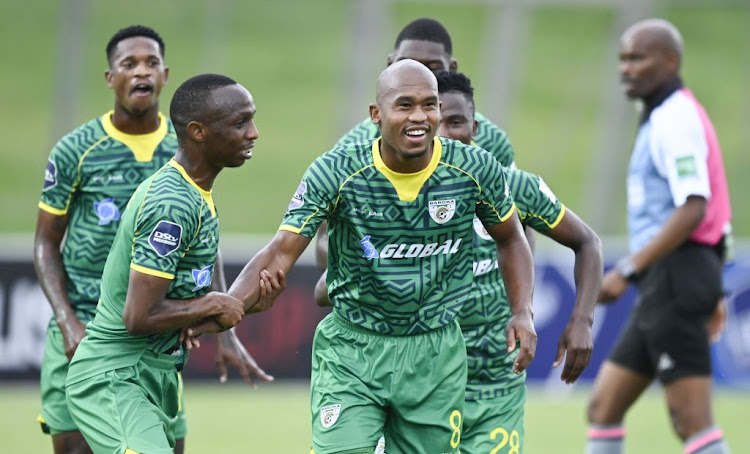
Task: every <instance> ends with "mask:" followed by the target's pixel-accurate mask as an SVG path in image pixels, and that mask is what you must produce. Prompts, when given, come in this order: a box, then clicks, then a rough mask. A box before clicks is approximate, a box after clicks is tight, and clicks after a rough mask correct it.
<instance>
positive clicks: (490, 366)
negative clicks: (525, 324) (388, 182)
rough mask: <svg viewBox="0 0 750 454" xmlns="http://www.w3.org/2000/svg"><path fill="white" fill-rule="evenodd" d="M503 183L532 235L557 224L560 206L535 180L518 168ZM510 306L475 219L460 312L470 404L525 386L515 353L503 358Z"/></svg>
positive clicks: (493, 254)
mask: <svg viewBox="0 0 750 454" xmlns="http://www.w3.org/2000/svg"><path fill="white" fill-rule="evenodd" d="M507 176H508V185H509V186H510V190H511V193H512V194H513V200H514V201H515V203H516V207H517V208H518V210H517V211H518V215H519V216H520V218H521V223H522V224H524V225H525V226H529V227H531V228H533V229H534V230H536V231H537V232H540V233H541V232H546V231H548V230H551V229H553V228H555V227H556V226H557V224H558V223H559V222H560V221H561V220H562V218H563V216H564V215H565V206H564V205H562V204H561V203H560V201H559V200H558V199H557V197H556V196H555V194H554V193H553V192H552V191H551V190H550V188H549V187H548V186H547V185H546V184H545V183H544V180H542V179H541V178H540V177H538V176H536V175H533V174H531V173H528V172H524V171H522V170H518V169H513V170H507ZM510 316H511V312H510V304H509V303H508V295H507V293H506V292H505V286H504V285H503V281H502V276H501V275H500V269H499V268H498V265H497V248H496V246H495V242H494V241H493V240H492V238H491V237H490V236H489V234H487V231H486V230H485V228H484V226H483V225H482V223H481V222H480V221H479V219H474V288H473V291H472V295H471V298H470V299H469V301H467V302H466V304H464V307H463V309H461V313H460V314H459V317H458V319H459V322H460V324H461V329H462V331H463V333H464V338H465V339H466V349H467V353H468V357H469V379H468V386H467V390H466V398H467V399H469V400H478V399H489V398H493V397H499V396H500V395H502V393H503V392H507V390H509V389H513V388H514V387H515V385H520V384H522V383H523V382H524V380H525V378H526V376H525V373H523V374H520V375H516V374H514V373H513V372H512V370H511V369H512V364H513V361H514V359H515V357H516V355H517V354H518V350H517V349H516V351H515V352H514V353H511V354H508V353H507V350H506V345H505V328H506V326H507V325H508V321H509V320H510Z"/></svg>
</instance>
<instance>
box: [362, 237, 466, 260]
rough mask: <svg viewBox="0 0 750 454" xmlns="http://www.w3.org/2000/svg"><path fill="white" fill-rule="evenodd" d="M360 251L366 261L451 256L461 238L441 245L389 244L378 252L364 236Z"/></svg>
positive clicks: (459, 244)
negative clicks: (362, 251) (362, 252)
mask: <svg viewBox="0 0 750 454" xmlns="http://www.w3.org/2000/svg"><path fill="white" fill-rule="evenodd" d="M359 244H360V246H362V250H364V251H365V255H364V257H365V258H366V259H367V260H372V259H377V258H379V259H410V258H415V257H429V256H433V255H440V254H443V255H452V254H455V253H456V252H458V249H459V246H461V238H458V239H455V240H445V241H444V242H442V243H437V242H435V243H426V244H425V243H390V244H386V245H385V246H384V247H383V249H381V250H380V251H378V250H377V249H376V248H375V245H373V244H372V242H371V241H370V235H366V236H365V237H364V238H362V239H361V240H359Z"/></svg>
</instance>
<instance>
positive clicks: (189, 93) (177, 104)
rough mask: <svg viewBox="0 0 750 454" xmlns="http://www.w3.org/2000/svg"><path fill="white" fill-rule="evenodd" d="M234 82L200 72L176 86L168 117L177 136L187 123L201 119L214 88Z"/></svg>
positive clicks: (218, 75) (233, 82) (181, 132)
mask: <svg viewBox="0 0 750 454" xmlns="http://www.w3.org/2000/svg"><path fill="white" fill-rule="evenodd" d="M236 83H237V82H236V81H235V80H234V79H232V78H229V77H227V76H222V75H220V74H201V75H198V76H195V77H191V78H190V79H188V80H186V81H185V82H183V83H182V85H180V86H179V87H177V90H175V92H174V96H172V102H171V104H170V105H169V117H170V118H171V119H172V124H173V125H174V129H175V132H176V133H177V137H178V138H179V137H180V136H182V135H183V134H184V133H185V131H186V129H187V125H188V123H190V122H191V121H194V120H200V119H202V115H203V113H204V111H205V110H206V108H207V107H208V104H209V98H210V97H211V93H212V92H213V91H214V90H216V89H217V88H221V87H226V86H228V85H235V84H236Z"/></svg>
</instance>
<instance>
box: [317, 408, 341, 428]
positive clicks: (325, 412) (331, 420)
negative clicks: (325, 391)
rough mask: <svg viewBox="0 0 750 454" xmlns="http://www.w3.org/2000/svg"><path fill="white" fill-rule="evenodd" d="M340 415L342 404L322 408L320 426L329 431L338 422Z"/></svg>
mask: <svg viewBox="0 0 750 454" xmlns="http://www.w3.org/2000/svg"><path fill="white" fill-rule="evenodd" d="M340 414H341V404H334V405H326V406H325V407H320V425H322V426H323V428H324V429H328V428H329V427H331V426H332V425H334V424H335V423H336V421H338V419H339V415H340Z"/></svg>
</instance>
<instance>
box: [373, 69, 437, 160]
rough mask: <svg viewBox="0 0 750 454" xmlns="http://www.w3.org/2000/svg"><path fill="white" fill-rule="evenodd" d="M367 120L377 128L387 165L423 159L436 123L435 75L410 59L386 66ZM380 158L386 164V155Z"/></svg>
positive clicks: (429, 145) (430, 143)
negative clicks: (375, 101)
mask: <svg viewBox="0 0 750 454" xmlns="http://www.w3.org/2000/svg"><path fill="white" fill-rule="evenodd" d="M370 118H371V119H372V122H373V123H375V124H377V125H379V126H380V132H381V136H382V139H383V140H382V145H381V151H382V153H383V154H384V155H385V154H387V155H389V157H390V158H392V160H391V162H394V160H395V161H398V162H406V161H409V160H413V159H415V158H421V157H423V156H425V154H426V153H427V152H428V151H429V150H430V149H431V146H432V139H433V138H434V137H435V132H436V130H437V126H438V123H439V122H440V102H439V100H438V92H437V81H436V79H435V76H434V75H433V74H432V73H431V72H430V71H429V70H428V69H427V68H425V67H424V66H423V65H422V64H420V63H418V62H415V61H412V60H407V61H404V62H401V63H396V64H394V65H392V66H389V67H388V69H386V70H385V71H383V74H381V77H380V78H379V79H378V94H377V103H375V104H372V105H370ZM383 159H384V160H385V161H386V164H387V163H388V160H387V159H386V156H383ZM393 170H396V171H398V169H395V168H394V169H393Z"/></svg>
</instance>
